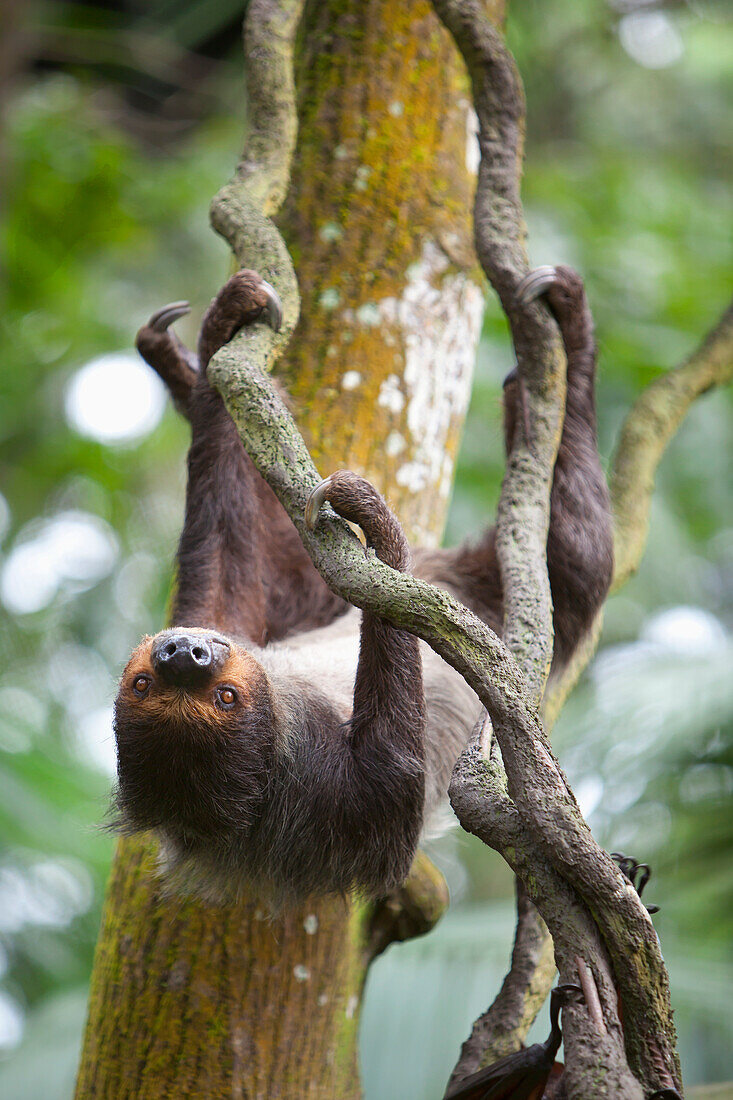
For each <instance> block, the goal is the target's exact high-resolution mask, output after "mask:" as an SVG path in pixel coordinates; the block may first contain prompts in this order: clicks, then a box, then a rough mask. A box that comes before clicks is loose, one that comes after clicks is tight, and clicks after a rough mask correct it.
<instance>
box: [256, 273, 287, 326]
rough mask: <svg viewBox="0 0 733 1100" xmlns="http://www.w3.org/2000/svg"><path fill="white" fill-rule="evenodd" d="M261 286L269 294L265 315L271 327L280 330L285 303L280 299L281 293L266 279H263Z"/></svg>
mask: <svg viewBox="0 0 733 1100" xmlns="http://www.w3.org/2000/svg"><path fill="white" fill-rule="evenodd" d="M261 286H262V287H263V288H264V291H265V294H266V296H267V305H266V306H265V316H266V317H267V320H268V323H269V325H270V328H272V329H274V330H275V332H279V331H280V326H281V325H282V323H283V304H282V302H281V301H280V295H279V294H278V293H277V291H276V290H275V288H274V286H270V284H269V283H267V282H265V280H264V279H263V280H262V283H261Z"/></svg>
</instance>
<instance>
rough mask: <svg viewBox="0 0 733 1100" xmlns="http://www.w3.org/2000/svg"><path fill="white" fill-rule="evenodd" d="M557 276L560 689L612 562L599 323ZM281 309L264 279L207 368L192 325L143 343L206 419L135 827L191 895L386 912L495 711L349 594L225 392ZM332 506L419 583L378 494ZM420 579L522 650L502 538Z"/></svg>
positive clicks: (131, 667) (555, 580) (510, 418)
mask: <svg viewBox="0 0 733 1100" xmlns="http://www.w3.org/2000/svg"><path fill="white" fill-rule="evenodd" d="M555 275H556V277H555V278H554V280H553V282H552V285H551V286H550V287H549V289H548V290H547V301H548V303H549V305H550V306H551V308H552V309H553V311H554V313H555V316H556V317H557V320H558V323H559V325H560V328H561V331H562V335H563V340H564V343H565V349H566V352H567V356H568V397H567V409H566V416H565V426H564V430H563V435H562V441H561V444H560V449H559V453H558V458H557V464H556V468H555V478H554V485H553V490H552V500H551V519H550V531H549V537H548V545H547V556H548V568H549V575H550V583H551V587H552V595H553V601H554V608H555V611H554V623H555V639H556V640H555V655H554V663H553V668H554V669H555V670H557V668H559V667H561V666H562V665H564V664H565V663H566V662H567V660H568V658H569V656H570V654H571V653H572V651H573V649H574V647H575V646H576V645H577V643H578V640H579V639H580V638H581V637H582V635H583V634H584V633H585V631H586V630H587V629H588V627H589V625H590V623H591V622H592V620H593V617H594V615H595V613H596V610H597V609H598V607H599V606H600V604H601V602H602V601H603V599H604V598H605V595H606V592H607V590H608V586H609V583H610V578H611V570H612V551H611V545H612V544H611V527H610V518H609V505H608V493H607V489H606V484H605V480H604V477H603V473H602V471H601V467H600V462H599V458H598V452H597V446H596V420H595V404H594V391H593V387H594V377H595V348H594V345H593V334H592V321H591V317H590V312H589V310H588V307H587V303H586V301H585V296H584V292H583V286H582V282H581V281H580V279H579V278H578V276H577V275H576V274H575V273H574V272H572V271H571V270H570V269H568V268H558V269H556V272H555ZM265 285H266V284H265ZM265 304H266V303H265V299H264V297H263V294H262V283H261V280H260V279H259V276H258V275H257V274H256V273H255V272H250V271H241V272H239V273H238V274H237V275H235V276H234V277H233V278H232V279H230V280H229V282H228V283H227V284H226V286H225V287H224V288H223V289H222V291H221V292H220V293H219V295H218V296H217V298H216V299H215V300H214V302H213V303H212V305H211V307H210V308H209V310H208V312H207V314H206V316H205V318H204V321H203V324H202V328H201V335H200V338H199V356H198V363H197V362H196V358H195V357H194V356H192V355H191V353H189V352H188V351H187V350H186V349H185V348H184V347H183V345H182V344H180V342H179V341H178V340H177V339H176V338H175V336H173V334H172V333H170V332H169V331H168V328H167V325H168V324H169V323H170V321H171V320H174V319H175V318H176V316H180V315H181V313H182V312H183V311H184V309H183V308H182V307H181V306H175V307H168V309H167V310H163V311H161V312H160V313H159V314H156V315H155V316H154V317H153V318H152V319H151V322H150V323H149V325H148V326H146V327H145V328H143V329H142V330H141V331H140V333H139V334H138V341H137V343H138V348H139V349H140V351H141V353H142V354H143V356H144V357H145V358H146V359H147V361H148V362H149V363H150V364H151V365H152V366H153V367H154V368H155V369H156V370H157V371H158V373H159V374H160V375H161V377H162V378H163V379H164V380H165V381H166V382H167V384H168V386H169V388H170V390H171V393H172V394H173V397H174V399H175V401H176V404H177V406H178V408H179V409H180V410H181V411H182V412H183V413H184V415H186V416H187V418H188V419H189V420H190V423H191V429H192V443H191V449H190V452H189V457H188V491H187V496H186V518H185V523H184V528H183V533H182V535H181V541H180V546H179V550H178V578H177V593H176V598H175V603H174V609H173V622H174V623H176V624H180V625H178V626H176V628H175V630H171V631H168V632H164V633H163V634H162V635H158V636H156V638H152V639H151V638H147V639H145V640H144V641H143V642H142V643H141V645H140V647H138V649H137V650H135V652H134V653H133V655H132V657H131V658H130V662H129V664H128V666H127V668H126V670H125V672H124V674H123V677H122V682H121V685H120V690H119V694H118V697H117V703H116V711H115V713H116V727H115V728H116V736H117V745H118V759H119V792H118V806H119V810H120V818H121V823H122V827H123V828H125V829H127V830H131V831H136V830H139V829H147V828H153V829H156V830H157V831H158V833H159V835H160V837H161V840H162V845H163V850H164V853H165V858H166V862H167V867H168V871H169V876H170V879H171V882H172V883H173V884H174V886H176V887H178V886H181V887H182V888H185V889H195V890H199V891H201V892H203V893H205V894H208V895H210V896H213V897H219V898H220V897H222V896H229V895H231V894H232V893H236V892H237V891H238V890H240V889H241V888H243V887H244V885H245V884H248V885H250V886H251V885H253V884H254V885H255V887H257V888H259V889H261V891H262V892H263V893H265V894H267V895H268V896H269V897H271V898H273V899H275V900H277V901H282V900H283V899H291V898H298V897H302V896H303V895H305V894H308V893H314V892H315V893H326V892H331V891H345V890H349V889H358V890H361V891H363V892H366V893H368V894H372V895H377V894H382V893H384V892H386V891H387V890H388V889H389V888H391V887H392V886H395V885H397V884H398V883H399V882H401V881H402V880H403V879H404V877H405V875H406V874H407V872H408V870H409V867H410V864H411V861H412V858H413V855H414V851H415V847H416V845H417V843H418V840H419V836H420V831H421V828H422V825H423V819H424V816H425V814H426V813H427V812H429V811H431V810H432V809H433V808H434V807H435V806H436V804H437V803H438V802H439V801H440V799H441V798H442V797H443V796H444V795H445V791H446V787H447V783H448V780H449V778H450V774H451V771H452V768H453V764H454V763H455V760H456V758H457V756H458V754H459V752H460V751H461V748H462V747H463V745H464V744H465V742H466V739H467V737H468V735H469V733H470V730H471V728H472V726H473V724H474V721H475V719H476V716H477V714H478V712H479V707H478V703H477V700H476V697H475V696H474V695H473V693H472V692H471V691H470V689H468V688H467V687H466V685H465V683H464V682H463V680H462V679H461V677H459V676H458V675H457V674H456V673H455V672H453V670H451V669H449V668H448V666H446V665H445V664H444V663H443V662H442V661H440V660H439V658H437V657H436V656H435V655H434V654H433V653H432V652H431V651H430V650H428V649H427V647H425V646H421V645H420V644H418V642H417V640H416V639H415V638H414V637H412V636H411V635H409V634H407V633H406V632H404V631H402V630H399V629H397V628H395V627H393V626H391V625H390V624H389V623H387V622H385V621H383V620H381V619H379V618H378V617H377V616H375V615H373V614H371V613H368V612H364V613H363V614H362V615H361V616H359V615H358V614H357V613H356V612H355V611H353V610H351V611H350V610H349V609H348V607H347V605H345V604H344V602H343V601H342V600H340V599H339V598H338V597H336V596H334V595H333V594H332V593H331V592H330V591H329V590H328V588H327V587H326V585H325V583H324V582H323V580H322V579H321V577H320V575H319V574H318V573H317V572H316V570H315V568H314V567H313V565H312V563H311V561H310V559H309V558H308V556H307V554H306V553H305V550H304V549H303V546H302V544H301V542H300V539H299V537H298V535H297V532H296V530H295V528H294V526H293V524H292V523H291V521H290V519H289V518H288V516H287V515H286V513H285V512H284V510H283V508H282V507H281V505H280V504H279V502H278V501H277V499H276V498H275V496H274V494H273V493H272V491H271V490H270V488H269V487H268V486H267V485H266V484H265V482H264V481H263V480H262V478H261V477H260V476H259V474H258V473H257V471H256V470H255V468H254V465H253V464H252V462H251V460H250V459H249V457H248V456H247V454H246V452H245V450H244V448H243V446H242V444H241V441H240V439H239V436H238V434H237V432H236V429H235V427H234V424H233V422H232V420H231V418H230V417H229V414H228V413H227V411H226V409H225V407H224V404H223V402H222V400H221V398H220V396H219V395H218V394H217V393H216V391H215V390H214V389H213V388H212V387H211V386H210V385H209V383H208V381H207V377H206V368H207V366H208V362H209V360H210V358H211V356H212V355H213V354H214V352H215V351H216V350H217V349H218V348H219V347H221V346H222V345H223V344H224V343H226V342H227V341H228V340H229V339H231V337H232V335H233V334H234V333H235V332H236V331H237V329H238V328H240V327H241V326H242V325H244V324H251V323H253V322H255V321H256V320H257V319H258V318H259V317H260V316H261V314H262V313H263V310H264V309H265ZM517 387H518V383H517V381H516V379H510V380H509V381H508V383H507V385H506V387H505V434H506V441H507V448H508V447H509V446H510V445H511V440H512V437H513V433H514V425H515V423H516V416H517V409H518V400H519V394H518V389H517ZM327 499H328V500H329V501H330V502H331V504H332V505H333V507H334V508H335V509H336V511H338V512H339V513H340V514H341V515H343V516H344V517H346V518H347V519H349V520H352V521H353V522H355V523H357V524H359V525H360V526H361V528H362V530H363V531H364V533H365V535H366V538H367V542H368V543H369V544H370V545H371V546H373V547H374V549H375V552H376V553H377V555H378V556H379V557H380V558H381V559H382V560H383V561H385V562H387V563H388V564H389V565H391V566H392V567H393V568H395V569H399V570H405V569H406V568H407V566H408V559H409V552H408V547H407V543H406V541H405V538H404V535H403V533H402V530H401V528H400V526H399V523H398V522H397V520H396V519H395V517H394V516H393V515H392V513H391V512H390V511H389V509H388V508H387V506H386V505H385V503H384V501H383V500H382V498H381V497H380V496H379V494H378V493H376V492H375V490H374V489H373V488H372V487H371V486H370V485H369V484H368V483H367V482H365V481H364V480H363V479H362V478H359V477H357V476H356V475H354V474H350V473H348V472H344V471H341V472H340V473H338V474H336V475H333V476H332V478H331V479H330V480H329V484H328V489H327ZM414 571H415V573H416V574H417V575H419V576H422V577H425V578H426V579H427V580H430V581H433V582H434V583H437V584H442V585H444V586H445V587H447V588H449V589H450V590H451V591H453V592H455V593H457V594H458V595H459V597H460V598H461V599H463V600H464V602H466V603H467V604H468V605H469V606H471V607H472V608H473V609H474V610H475V611H476V612H477V613H478V614H479V615H481V616H482V617H483V618H484V620H485V621H486V622H488V623H489V624H490V625H491V626H492V627H493V629H494V630H496V631H497V632H499V633H500V632H501V629H502V617H503V609H502V587H501V576H500V572H499V567H498V562H497V557H496V548H495V532H494V530H493V529H491V530H489V531H488V532H487V533H486V534H485V535H484V536H483V538H482V539H481V540H480V541H479V542H478V543H477V544H476V545H472V546H464V547H459V548H457V549H454V550H445V551H438V552H431V553H423V554H420V553H418V554H417V555H416V558H415V564H414ZM222 632H223V633H222ZM163 644H165V646H167V650H168V651H170V652H171V653H173V652H175V653H176V654H177V657H176V660H177V661H178V664H176V670H175V674H174V673H173V672H171V671H170V669H171V668H173V665H171V666H170V668H169V669H168V671H167V672H166V669H165V666H164V664H163V663H162V659H161V658H160V652H161V649H160V647H161V645H163ZM176 647H178V649H176ZM194 649H195V652H196V653H197V654H199V658H200V660H201V661H203V662H204V665H202V666H201V667H199V665H196V664H195V660H196V659H198V658H194V657H192V656H191V653H193V652H194ZM214 651H216V653H217V654H219V656H217V657H216V659H215V660H214V658H213V656H212V655H213V654H214ZM202 655H203V656H202ZM222 655H224V656H222ZM186 662H188V665H187V664H186ZM207 662H208V663H207ZM189 666H190V667H189ZM187 669H188V672H187V671H186V670H187ZM189 673H190V675H189ZM194 673H195V682H194ZM187 676H188V679H187V678H186V677H187ZM140 677H142V679H140Z"/></svg>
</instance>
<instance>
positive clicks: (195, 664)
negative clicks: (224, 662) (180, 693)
mask: <svg viewBox="0 0 733 1100" xmlns="http://www.w3.org/2000/svg"><path fill="white" fill-rule="evenodd" d="M150 660H151V663H152V665H153V671H154V672H155V673H156V675H158V676H160V678H161V679H162V680H164V681H166V683H169V684H174V685H176V686H178V687H183V686H185V685H187V684H193V683H201V682H203V681H204V680H206V679H208V677H209V675H210V674H211V672H212V671H213V665H214V651H213V646H212V643H211V641H210V640H209V639H207V638H205V637H203V636H202V635H201V634H183V633H173V634H164V635H162V637H160V638H158V639H157V641H156V642H155V643H154V645H153V648H152V651H151V654H150Z"/></svg>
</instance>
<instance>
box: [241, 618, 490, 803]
mask: <svg viewBox="0 0 733 1100" xmlns="http://www.w3.org/2000/svg"><path fill="white" fill-rule="evenodd" d="M360 617H361V612H360V611H358V610H357V609H356V608H354V609H352V610H351V611H349V612H347V613H346V614H345V615H343V616H342V617H341V618H339V619H337V620H336V621H335V622H334V623H331V624H330V626H327V627H322V628H320V629H318V630H311V631H307V632H306V633H304V634H299V635H297V636H295V637H294V638H290V639H288V641H287V642H281V643H276V644H274V645H271V646H268V647H267V648H266V649H264V650H260V651H258V652H257V653H256V656H257V659H258V660H259V661H260V662H261V664H262V665H263V667H264V668H265V670H266V672H267V673H268V675H269V676H271V677H272V678H273V681H274V682H275V683H276V684H277V685H278V688H280V687H281V685H282V686H283V690H286V691H287V693H288V695H291V694H295V693H297V692H299V691H300V692H302V691H309V690H311V691H312V690H314V689H315V690H318V691H320V692H322V693H323V694H324V695H326V696H327V697H328V700H329V702H330V704H331V706H332V707H333V708H334V710H335V711H336V713H337V714H338V715H339V716H340V717H341V719H342V721H344V722H345V721H347V720H348V718H349V717H350V715H351V710H352V699H353V693H354V680H355V677H356V666H357V662H358V659H359V623H360ZM420 651H421V655H422V664H423V682H424V688H425V700H426V704H427V726H426V731H425V757H426V792H425V812H426V815H427V814H430V813H431V812H432V811H433V810H434V809H436V807H437V806H438V805H439V803H440V802H441V801H442V800H443V799H444V798H445V795H446V791H447V787H448V783H449V781H450V777H451V773H452V771H453V766H454V764H455V762H456V760H457V759H458V756H459V755H460V753H461V750H462V749H463V748H464V746H465V744H466V742H467V741H468V738H469V736H470V734H471V731H472V729H473V727H474V725H475V724H476V721H477V719H478V717H479V715H480V713H481V704H480V702H479V700H478V698H477V696H476V694H475V693H474V691H473V690H472V689H471V688H470V687H469V686H468V684H466V682H465V680H464V679H463V677H462V676H461V675H459V673H457V672H456V671H455V669H453V668H451V666H450V665H448V664H446V662H445V661H443V659H442V658H441V657H439V656H438V655H437V654H436V653H434V652H433V650H432V649H431V648H430V646H428V645H426V644H425V643H421V645H420Z"/></svg>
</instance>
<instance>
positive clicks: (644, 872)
mask: <svg viewBox="0 0 733 1100" xmlns="http://www.w3.org/2000/svg"><path fill="white" fill-rule="evenodd" d="M635 874H637V875H639V881H638V882H634V886H635V887H636V892H637V894H638V895H639V897H641V895H642V894H643V893H644V887H645V886H646V884H647V882H648V881H649V879H650V878H651V877H652V872H651V868H650V867H649V864H648V863H639V864H637V867H636V872H635Z"/></svg>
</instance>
